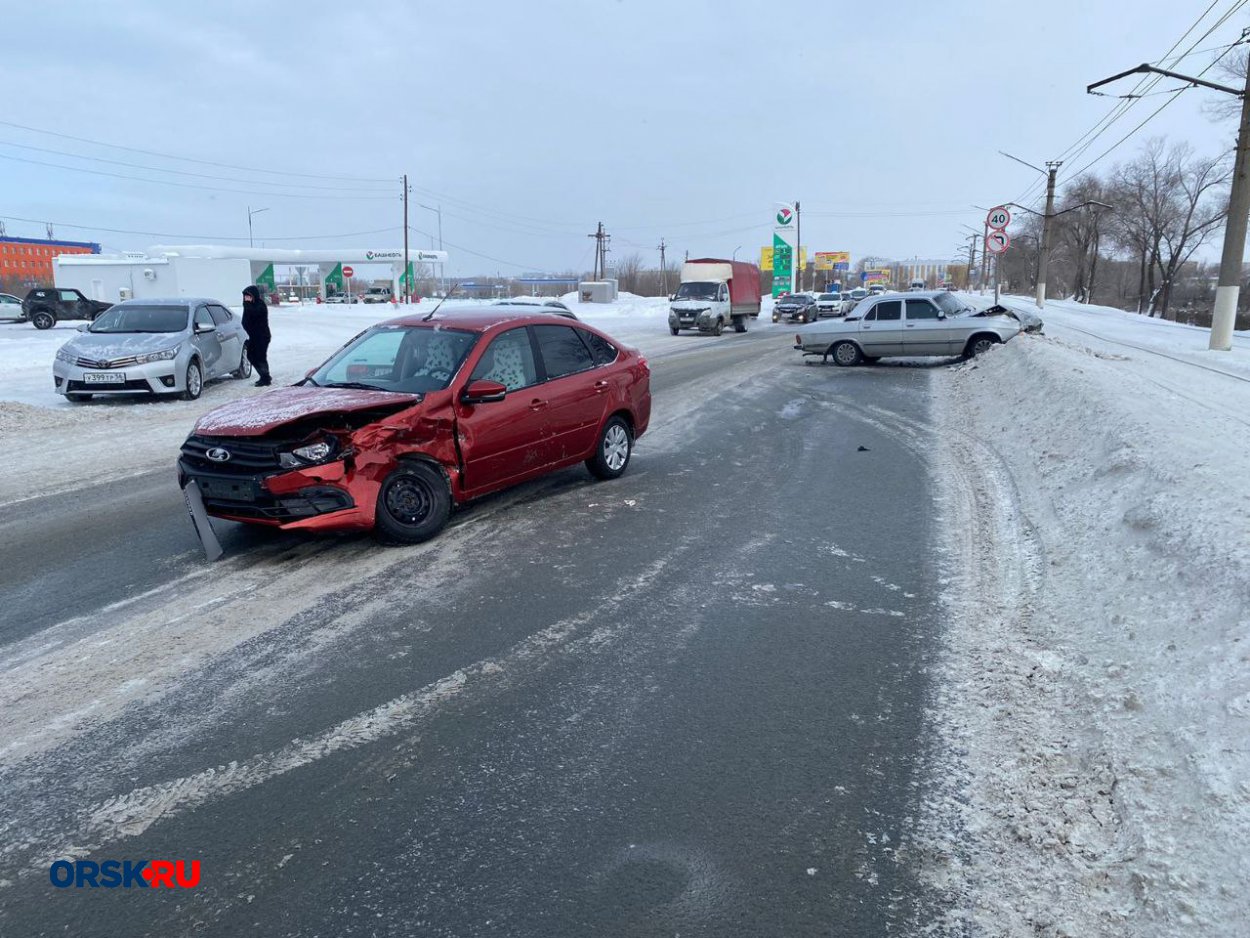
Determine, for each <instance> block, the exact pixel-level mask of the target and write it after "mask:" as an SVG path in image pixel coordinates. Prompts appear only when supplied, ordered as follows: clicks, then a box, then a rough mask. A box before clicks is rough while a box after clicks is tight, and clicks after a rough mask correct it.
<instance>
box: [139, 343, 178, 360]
mask: <svg viewBox="0 0 1250 938" xmlns="http://www.w3.org/2000/svg"><path fill="white" fill-rule="evenodd" d="M181 348H182V343H181V342H179V343H178V344H177V345H175V346H174V347H173V348H167V349H161V350H160V351H159V352H149V353H148V354H146V355H136V356H135V362H136V363H137V364H140V365H146V364H147V363H148V362H167V361H169V360H170V359H173V358H177V357H178V352H179V350H180V349H181Z"/></svg>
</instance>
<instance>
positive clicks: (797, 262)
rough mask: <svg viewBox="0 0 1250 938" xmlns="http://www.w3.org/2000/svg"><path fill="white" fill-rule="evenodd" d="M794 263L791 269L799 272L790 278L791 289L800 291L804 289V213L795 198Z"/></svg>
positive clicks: (796, 291) (795, 291)
mask: <svg viewBox="0 0 1250 938" xmlns="http://www.w3.org/2000/svg"><path fill="white" fill-rule="evenodd" d="M794 240H795V241H796V242H797V243H796V244H795V245H794V265H793V267H792V268H791V269H793V270H797V271H798V273H797V274H796V275H795V277H792V278H791V280H790V290H791V291H792V292H794V293H798V292H799V291H800V290H802V289H803V213H802V212H800V211H799V200H798V199H795V200H794Z"/></svg>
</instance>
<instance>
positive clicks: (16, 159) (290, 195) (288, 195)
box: [0, 153, 394, 202]
mask: <svg viewBox="0 0 1250 938" xmlns="http://www.w3.org/2000/svg"><path fill="white" fill-rule="evenodd" d="M0 160H9V161H10V162H13V163H28V164H31V165H33V166H47V167H50V168H52V169H63V170H66V171H68V172H71V173H87V174H89V175H92V176H109V177H112V178H113V179H125V180H127V181H129V182H141V183H147V184H150V185H158V186H177V187H178V188H180V189H201V190H204V191H207V192H234V193H238V194H240V195H263V196H266V197H268V198H284V199H323V200H341V199H344V200H348V201H353V202H357V201H359V202H377V201H387V202H389V201H391V200H392V199H394V196H386V195H376V196H370V195H360V196H342V195H315V194H311V193H301V192H274V191H273V190H272V189H269V190H257V189H231V188H227V187H225V186H203V185H199V184H198V183H193V182H175V181H174V180H172V179H147V178H145V177H143V176H128V175H126V174H125V173H110V172H108V171H106V170H103V169H88V168H87V167H85V166H65V165H64V164H62V163H49V162H47V161H45V160H32V159H27V158H26V157H22V156H12V155H10V154H7V153H0ZM259 185H264V183H259Z"/></svg>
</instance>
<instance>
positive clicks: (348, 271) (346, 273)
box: [343, 264, 356, 277]
mask: <svg viewBox="0 0 1250 938" xmlns="http://www.w3.org/2000/svg"><path fill="white" fill-rule="evenodd" d="M355 272H356V271H354V270H352V269H351V268H350V267H348V266H347V265H346V264H344V265H343V276H344V277H350V276H351V275H352V274H354V273H355Z"/></svg>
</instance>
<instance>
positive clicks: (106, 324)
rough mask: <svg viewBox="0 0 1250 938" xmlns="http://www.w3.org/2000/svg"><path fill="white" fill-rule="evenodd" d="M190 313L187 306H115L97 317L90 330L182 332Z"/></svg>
mask: <svg viewBox="0 0 1250 938" xmlns="http://www.w3.org/2000/svg"><path fill="white" fill-rule="evenodd" d="M189 317H190V314H189V312H188V311H187V308H186V307H185V306H114V307H113V308H112V309H106V310H105V311H104V312H102V313H101V314H100V315H99V316H97V317H96V319H95V322H93V323H92V324H91V328H90V329H89V330H88V331H89V332H107V333H117V332H182V331H183V330H185V329H186V328H187V322H188V320H189Z"/></svg>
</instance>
